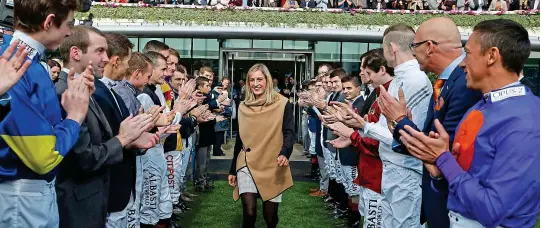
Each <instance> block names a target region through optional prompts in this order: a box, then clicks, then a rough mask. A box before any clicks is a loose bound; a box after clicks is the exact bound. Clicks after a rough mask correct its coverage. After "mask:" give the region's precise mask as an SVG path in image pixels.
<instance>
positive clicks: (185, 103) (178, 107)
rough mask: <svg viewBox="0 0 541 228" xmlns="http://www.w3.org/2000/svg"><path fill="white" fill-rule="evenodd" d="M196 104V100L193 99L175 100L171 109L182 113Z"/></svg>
mask: <svg viewBox="0 0 541 228" xmlns="http://www.w3.org/2000/svg"><path fill="white" fill-rule="evenodd" d="M196 105H197V101H196V100H194V99H186V100H178V99H177V101H175V104H174V105H173V111H175V112H178V113H180V114H181V115H184V113H186V112H187V111H188V110H190V109H192V108H193V107H195V106H196Z"/></svg>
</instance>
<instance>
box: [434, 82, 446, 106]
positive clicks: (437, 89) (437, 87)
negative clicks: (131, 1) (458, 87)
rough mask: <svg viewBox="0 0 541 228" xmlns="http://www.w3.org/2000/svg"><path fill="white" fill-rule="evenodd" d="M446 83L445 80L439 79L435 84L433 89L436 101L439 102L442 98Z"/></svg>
mask: <svg viewBox="0 0 541 228" xmlns="http://www.w3.org/2000/svg"><path fill="white" fill-rule="evenodd" d="M444 83H445V80H444V79H438V80H436V82H435V83H434V86H433V87H432V88H434V94H433V95H434V101H438V97H440V93H441V88H442V87H443V84H444Z"/></svg>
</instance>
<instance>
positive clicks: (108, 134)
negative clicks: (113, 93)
mask: <svg viewBox="0 0 541 228" xmlns="http://www.w3.org/2000/svg"><path fill="white" fill-rule="evenodd" d="M90 99H91V100H90V105H89V109H90V111H92V113H94V115H95V116H96V118H97V119H98V121H99V122H100V124H101V126H102V127H103V129H104V132H105V134H106V135H105V136H106V137H107V138H111V137H113V131H112V130H111V126H109V122H107V118H106V117H105V114H103V111H102V110H101V108H100V106H99V105H98V104H97V103H96V100H95V99H94V98H93V97H92V96H90Z"/></svg>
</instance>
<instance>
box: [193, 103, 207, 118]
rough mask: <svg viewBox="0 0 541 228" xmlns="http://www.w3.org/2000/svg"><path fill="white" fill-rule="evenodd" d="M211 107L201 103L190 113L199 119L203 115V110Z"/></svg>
mask: <svg viewBox="0 0 541 228" xmlns="http://www.w3.org/2000/svg"><path fill="white" fill-rule="evenodd" d="M208 109H209V105H201V106H199V107H197V108H195V109H193V110H192V111H191V112H190V114H191V115H192V116H194V117H195V118H196V119H199V117H200V116H201V114H203V112H205V111H207V110H208Z"/></svg>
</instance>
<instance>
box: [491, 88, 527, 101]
mask: <svg viewBox="0 0 541 228" xmlns="http://www.w3.org/2000/svg"><path fill="white" fill-rule="evenodd" d="M524 95H526V88H525V87H524V86H517V87H510V88H507V89H502V90H498V91H494V92H491V93H490V100H491V101H492V102H498V101H502V100H505V99H507V98H510V97H518V96H524Z"/></svg>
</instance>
